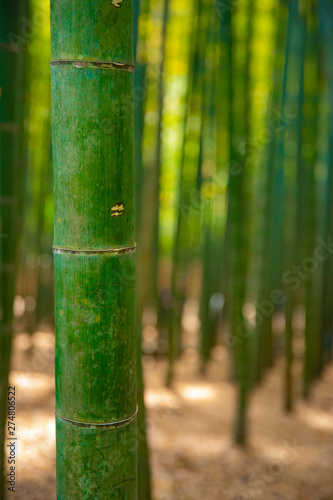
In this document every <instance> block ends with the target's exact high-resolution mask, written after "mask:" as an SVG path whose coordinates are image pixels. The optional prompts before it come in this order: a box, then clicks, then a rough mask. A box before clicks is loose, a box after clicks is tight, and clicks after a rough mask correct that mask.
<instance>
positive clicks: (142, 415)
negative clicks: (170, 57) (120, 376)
mask: <svg viewBox="0 0 333 500" xmlns="http://www.w3.org/2000/svg"><path fill="white" fill-rule="evenodd" d="M140 4H141V2H140V1H139V0H138V1H137V2H134V4H133V53H134V54H133V56H134V60H135V72H134V87H135V88H137V89H141V90H143V88H144V87H143V84H144V75H145V64H142V63H141V62H140V63H139V64H138V57H137V43H138V27H139V26H138V25H139V16H140V6H141V5H140ZM146 4H147V2H145V5H144V6H145V7H146ZM141 97H142V98H141V99H138V98H137V99H136V100H135V102H134V165H135V200H136V205H135V218H136V224H135V226H136V229H137V241H138V242H139V245H140V231H138V228H139V227H140V215H141V207H142V180H143V171H142V138H143V133H142V132H143V107H144V95H142V94H141ZM140 256H141V255H140V252H138V254H137V266H136V269H137V273H138V274H137V282H138V281H139V280H140V279H141V277H140V274H139V271H138V270H139V269H141V268H142V265H141V262H140V260H139V259H140ZM141 292H142V288H141V289H140V287H137V290H136V311H137V318H136V323H137V327H136V330H137V360H136V367H137V403H138V418H137V437H138V459H137V460H138V498H144V499H146V500H150V498H151V484H150V465H149V451H148V443H147V428H146V409H145V401H144V381H143V372H142V350H141V343H142V313H143V294H142V293H141Z"/></svg>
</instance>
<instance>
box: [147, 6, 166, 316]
mask: <svg viewBox="0 0 333 500" xmlns="http://www.w3.org/2000/svg"><path fill="white" fill-rule="evenodd" d="M169 4H170V1H169V0H164V6H163V17H162V33H161V47H160V50H161V60H160V66H159V81H158V95H157V110H158V120H157V124H158V125H157V135H156V152H155V155H156V157H155V158H156V160H155V172H154V175H155V179H154V181H155V185H154V209H153V210H154V219H153V227H152V230H153V241H152V248H151V250H152V252H151V268H152V293H153V296H152V297H151V302H152V303H153V304H154V305H155V306H156V305H157V302H158V255H159V251H158V248H159V213H160V210H159V209H160V175H161V154H162V142H161V134H162V123H163V100H164V66H165V46H166V37H167V24H168V16H169Z"/></svg>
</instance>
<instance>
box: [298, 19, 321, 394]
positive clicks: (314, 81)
mask: <svg viewBox="0 0 333 500" xmlns="http://www.w3.org/2000/svg"><path fill="white" fill-rule="evenodd" d="M318 61H319V51H318V26H317V12H316V10H313V11H312V12H311V11H310V12H308V33H307V40H306V59H305V69H304V94H305V96H304V110H303V115H304V116H303V120H302V121H303V132H302V139H303V148H302V163H303V168H304V196H303V200H304V201H303V202H302V207H305V220H304V233H305V237H304V248H305V254H306V255H305V258H308V257H311V256H313V254H314V250H315V236H316V234H315V229H316V228H315V221H316V199H315V191H316V182H315V175H314V170H315V163H316V156H317V151H316V145H317V129H318V92H319V87H318V76H319V75H318ZM317 265H318V263H317ZM316 274H317V273H312V272H311V273H310V274H309V277H308V278H307V281H306V290H305V292H306V296H305V311H306V317H305V359H304V386H303V395H304V396H305V397H307V396H308V394H309V387H310V384H311V383H312V382H313V381H314V379H315V378H316V377H317V375H318V371H319V364H320V351H321V349H322V346H321V336H320V328H319V324H320V322H319V321H318V315H317V310H318V308H319V309H320V304H319V302H318V301H317V300H316V299H317V295H318V294H317V289H316V286H315V284H316ZM318 306H319V307H318Z"/></svg>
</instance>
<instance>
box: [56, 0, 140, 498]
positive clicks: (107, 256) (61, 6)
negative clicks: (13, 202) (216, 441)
mask: <svg viewBox="0 0 333 500" xmlns="http://www.w3.org/2000/svg"><path fill="white" fill-rule="evenodd" d="M51 49H52V51H51V53H52V62H51V81H52V94H51V95H52V117H53V124H52V127H53V161H54V202H55V219H54V266H55V320H56V321H55V322H56V421H57V491H58V493H57V494H58V498H61V499H62V500H66V499H71V500H72V499H80V500H81V499H88V498H94V499H106V498H119V499H124V500H125V499H126V500H132V499H135V498H137V487H136V328H135V293H134V271H135V270H134V250H135V243H134V200H133V184H134V173H133V97H132V92H133V63H132V53H133V46H132V2H130V1H129V0H126V1H124V2H122V1H120V0H112V2H109V3H105V4H103V5H101V4H97V3H89V4H86V5H84V6H82V4H81V3H79V2H76V1H75V2H72V1H69V0H65V1H63V2H61V3H60V2H56V1H54V0H52V1H51Z"/></svg>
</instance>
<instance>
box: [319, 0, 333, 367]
mask: <svg viewBox="0 0 333 500" xmlns="http://www.w3.org/2000/svg"><path fill="white" fill-rule="evenodd" d="M319 18H320V43H321V48H322V51H323V54H324V63H323V69H322V72H323V73H324V77H325V80H326V81H327V84H328V102H329V106H330V117H329V119H330V126H329V134H328V137H329V146H328V147H329V152H328V159H327V160H328V167H327V168H328V170H327V171H328V178H327V191H326V200H327V208H326V213H325V234H323V237H324V238H326V237H327V236H328V235H331V234H332V232H333V223H332V221H333V197H332V188H333V154H332V148H331V147H330V145H331V144H332V139H333V127H332V119H333V52H332V47H333V5H332V2H330V1H329V0H320V2H319ZM323 267H324V269H323V283H322V311H321V338H322V349H323V352H322V359H321V363H320V366H319V367H318V369H319V371H320V369H321V368H322V367H323V366H324V365H325V364H326V363H328V362H330V361H331V360H332V344H333V325H332V301H333V287H332V277H333V265H332V263H331V262H329V261H327V262H325V263H324V266H323Z"/></svg>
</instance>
